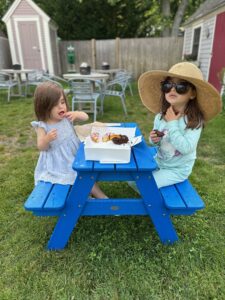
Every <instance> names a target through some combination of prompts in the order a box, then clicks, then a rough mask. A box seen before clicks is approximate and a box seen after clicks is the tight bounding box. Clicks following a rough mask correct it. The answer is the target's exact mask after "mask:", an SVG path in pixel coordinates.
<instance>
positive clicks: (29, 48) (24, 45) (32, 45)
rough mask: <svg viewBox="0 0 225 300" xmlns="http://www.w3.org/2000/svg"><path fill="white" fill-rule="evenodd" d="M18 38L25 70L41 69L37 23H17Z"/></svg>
mask: <svg viewBox="0 0 225 300" xmlns="http://www.w3.org/2000/svg"><path fill="white" fill-rule="evenodd" d="M18 29H19V35H20V36H19V38H20V43H21V51H22V56H23V63H24V68H25V69H43V67H42V63H41V52H40V44H39V39H38V31H37V22H33V21H26V22H18Z"/></svg>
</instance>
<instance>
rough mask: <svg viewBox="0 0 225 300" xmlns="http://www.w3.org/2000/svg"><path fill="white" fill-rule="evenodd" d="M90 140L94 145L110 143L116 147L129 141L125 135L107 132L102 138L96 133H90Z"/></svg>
mask: <svg viewBox="0 0 225 300" xmlns="http://www.w3.org/2000/svg"><path fill="white" fill-rule="evenodd" d="M91 139H92V141H93V142H95V143H99V142H104V143H106V142H109V141H112V142H113V143H114V144H116V145H121V144H126V143H128V141H129V139H128V137H127V136H126V135H122V134H116V133H111V132H107V133H105V134H104V135H103V136H102V137H101V136H100V134H99V133H98V132H92V133H91Z"/></svg>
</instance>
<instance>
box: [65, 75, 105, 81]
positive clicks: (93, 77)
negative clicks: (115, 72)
mask: <svg viewBox="0 0 225 300" xmlns="http://www.w3.org/2000/svg"><path fill="white" fill-rule="evenodd" d="M63 77H64V78H65V79H67V80H76V79H78V80H79V79H87V80H101V81H102V82H103V83H106V80H107V79H108V78H109V75H108V74H103V73H90V74H88V75H83V74H80V73H67V74H63Z"/></svg>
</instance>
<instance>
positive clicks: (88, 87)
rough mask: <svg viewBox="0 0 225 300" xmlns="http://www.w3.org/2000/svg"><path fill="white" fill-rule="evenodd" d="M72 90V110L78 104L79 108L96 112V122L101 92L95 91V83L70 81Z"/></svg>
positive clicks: (88, 111)
mask: <svg viewBox="0 0 225 300" xmlns="http://www.w3.org/2000/svg"><path fill="white" fill-rule="evenodd" d="M70 85H71V92H72V110H75V108H76V106H77V107H78V110H82V111H85V112H87V113H93V114H94V122H95V121H96V118H97V102H98V98H99V97H100V93H96V92H94V91H93V84H92V82H91V81H70Z"/></svg>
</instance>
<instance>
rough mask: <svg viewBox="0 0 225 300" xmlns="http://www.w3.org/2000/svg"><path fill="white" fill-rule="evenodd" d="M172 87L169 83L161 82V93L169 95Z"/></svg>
mask: <svg viewBox="0 0 225 300" xmlns="http://www.w3.org/2000/svg"><path fill="white" fill-rule="evenodd" d="M172 87H173V84H172V83H171V82H162V85H161V89H162V92H163V93H169V91H170V90H171V89H172Z"/></svg>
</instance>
